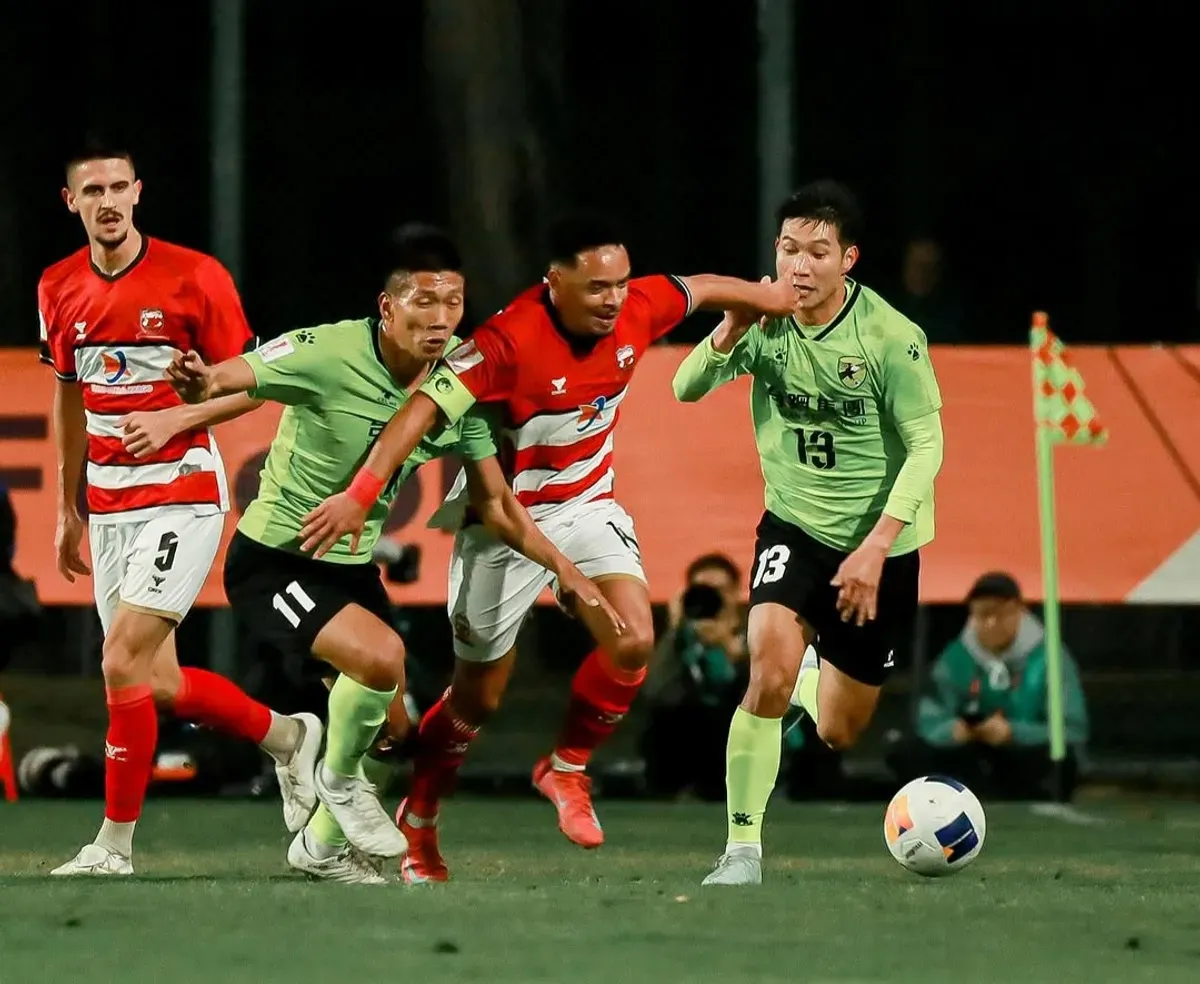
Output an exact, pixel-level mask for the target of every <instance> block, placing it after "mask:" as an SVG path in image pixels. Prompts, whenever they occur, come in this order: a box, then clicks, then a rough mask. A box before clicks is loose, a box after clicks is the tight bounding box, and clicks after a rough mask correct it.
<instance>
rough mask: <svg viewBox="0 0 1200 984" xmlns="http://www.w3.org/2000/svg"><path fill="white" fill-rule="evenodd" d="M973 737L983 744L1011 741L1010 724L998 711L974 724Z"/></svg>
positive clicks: (1005, 743)
mask: <svg viewBox="0 0 1200 984" xmlns="http://www.w3.org/2000/svg"><path fill="white" fill-rule="evenodd" d="M975 737H976V738H977V739H978V740H979V741H981V742H983V743H984V744H985V745H1007V744H1008V743H1009V742H1010V741H1012V725H1011V724H1009V723H1008V718H1006V717H1005V716H1004V715H1003V714H1001V713H1000V712H999V711H996V713H995V714H993V715H992V716H991V717H990V718H988V719H987V720H986V721H983V722H982V723H980V724H977V725H975Z"/></svg>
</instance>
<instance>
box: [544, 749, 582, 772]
mask: <svg viewBox="0 0 1200 984" xmlns="http://www.w3.org/2000/svg"><path fill="white" fill-rule="evenodd" d="M550 768H552V769H553V770H554V771H555V772H585V771H587V766H586V765H572V764H571V763H570V762H564V761H563V760H562V759H560V758H559V757H558V754H557V753H552V754H551V756H550Z"/></svg>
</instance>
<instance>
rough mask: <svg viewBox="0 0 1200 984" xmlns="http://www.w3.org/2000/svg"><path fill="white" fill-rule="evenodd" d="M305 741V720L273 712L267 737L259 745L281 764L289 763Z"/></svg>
mask: <svg viewBox="0 0 1200 984" xmlns="http://www.w3.org/2000/svg"><path fill="white" fill-rule="evenodd" d="M303 741H304V722H303V721H301V720H300V719H299V718H293V717H284V716H283V715H282V714H276V713H275V712H274V711H272V712H271V726H270V727H269V728H267V737H265V738H264V739H263V740H262V744H260V745H259V746H258V747H259V748H261V749H262V750H263V751H264V752H266V753H267V754H268V755H270V756H271V758H273V759H274V760H275V761H276V762H278V763H279V764H280V765H287V764H288V763H289V762H290V761H291V760H292V756H293V755H295V754H296V752H297V750H299V748H300V745H301V744H302V743H303Z"/></svg>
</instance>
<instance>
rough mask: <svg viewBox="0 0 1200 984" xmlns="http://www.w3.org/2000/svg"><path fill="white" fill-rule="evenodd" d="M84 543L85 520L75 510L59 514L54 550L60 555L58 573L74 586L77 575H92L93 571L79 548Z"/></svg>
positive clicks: (63, 511)
mask: <svg viewBox="0 0 1200 984" xmlns="http://www.w3.org/2000/svg"><path fill="white" fill-rule="evenodd" d="M82 542H83V520H82V519H81V518H80V516H79V513H77V512H76V511H75V510H74V509H68V510H62V511H60V512H59V514H58V528H57V529H56V530H55V531H54V550H55V553H56V554H57V555H58V573H59V574H61V575H62V576H63V577H65V578H66V579H67V580H68V581H70V582H71V583H72V584H74V583H75V575H76V574H82V575H84V576H87V575H90V574H91V573H92V569H91V568H90V567H88V565H87V564H86V563H85V562H84V560H83V554H82V553H80V550H79V547H80V544H81V543H82Z"/></svg>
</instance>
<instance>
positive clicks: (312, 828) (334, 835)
mask: <svg viewBox="0 0 1200 984" xmlns="http://www.w3.org/2000/svg"><path fill="white" fill-rule="evenodd" d="M305 830H306V831H307V833H309V834H310V835H311V836H312V838H313V840H316V841H318V842H319V843H320V844H322V845H324V846H325V847H345V846H346V835H345V834H343V833H342V828H341V827H340V826H339V825H338V822H337V821H336V820H334V819H333V814H332V813H330V812H329V810H328V808H327V807H326V806H325V804H324V803H321V804H319V805H318V806H317V812H316V813H314V814H313V815H312V818H311V819H310V820H309V821H308V826H307V827H306V828H305Z"/></svg>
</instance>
